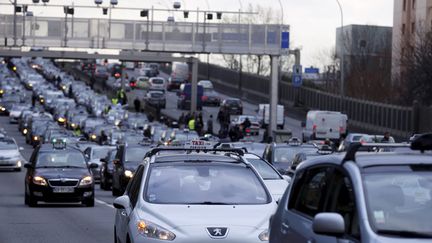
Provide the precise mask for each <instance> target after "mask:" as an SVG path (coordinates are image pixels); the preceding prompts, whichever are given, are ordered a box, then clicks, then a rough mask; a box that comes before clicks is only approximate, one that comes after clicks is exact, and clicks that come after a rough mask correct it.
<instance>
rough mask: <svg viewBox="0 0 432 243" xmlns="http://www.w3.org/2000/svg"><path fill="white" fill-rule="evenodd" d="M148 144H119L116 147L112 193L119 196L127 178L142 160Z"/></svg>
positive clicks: (126, 182) (129, 177)
mask: <svg viewBox="0 0 432 243" xmlns="http://www.w3.org/2000/svg"><path fill="white" fill-rule="evenodd" d="M149 149H150V147H149V146H141V145H130V146H126V145H121V146H119V148H118V151H117V153H116V156H115V159H114V160H113V163H114V170H113V175H112V195H113V196H120V195H121V194H123V193H124V191H125V190H126V186H127V184H128V183H129V180H130V179H131V178H132V177H133V175H134V173H135V170H136V168H137V167H138V165H139V164H140V163H141V162H142V161H143V159H144V156H145V154H146V153H147V151H148V150H149Z"/></svg>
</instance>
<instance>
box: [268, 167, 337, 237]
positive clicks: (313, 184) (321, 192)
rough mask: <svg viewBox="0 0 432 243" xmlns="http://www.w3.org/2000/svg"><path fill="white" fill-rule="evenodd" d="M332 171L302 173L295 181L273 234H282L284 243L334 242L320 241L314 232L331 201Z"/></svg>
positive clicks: (314, 170) (315, 168)
mask: <svg viewBox="0 0 432 243" xmlns="http://www.w3.org/2000/svg"><path fill="white" fill-rule="evenodd" d="M330 173H331V167H329V166H319V167H312V168H310V169H306V170H303V171H300V172H299V173H298V174H297V175H296V177H295V180H294V183H293V187H292V188H291V191H290V194H289V196H288V200H286V201H285V203H286V205H284V207H283V210H282V212H281V215H280V216H279V217H280V218H279V219H278V220H279V222H280V224H279V225H278V226H277V228H276V229H275V228H272V231H274V230H276V231H278V233H279V234H278V235H279V237H278V238H279V239H278V241H272V242H281V243H291V242H297V243H302V242H305V243H306V242H307V243H314V242H320V243H321V242H323V243H325V242H333V241H331V239H327V238H326V237H324V239H323V240H320V241H316V240H315V238H316V237H315V234H314V233H313V231H312V221H313V217H314V216H315V215H316V214H318V213H319V212H321V211H322V210H323V207H324V205H325V203H326V200H327V198H328V194H329V193H328V190H329V187H328V178H329V176H330Z"/></svg>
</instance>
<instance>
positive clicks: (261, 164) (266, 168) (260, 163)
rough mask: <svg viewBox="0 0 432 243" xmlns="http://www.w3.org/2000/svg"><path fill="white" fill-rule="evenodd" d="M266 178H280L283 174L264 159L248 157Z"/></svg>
mask: <svg viewBox="0 0 432 243" xmlns="http://www.w3.org/2000/svg"><path fill="white" fill-rule="evenodd" d="M247 161H249V163H251V164H252V165H253V167H254V168H255V169H256V170H257V171H258V173H259V174H260V175H261V177H262V178H263V179H264V180H280V179H281V176H280V175H279V174H278V173H277V172H276V171H275V170H274V169H273V168H272V167H271V166H270V165H269V164H267V162H265V161H264V160H262V159H258V158H257V159H247Z"/></svg>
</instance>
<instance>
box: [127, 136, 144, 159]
mask: <svg viewBox="0 0 432 243" xmlns="http://www.w3.org/2000/svg"><path fill="white" fill-rule="evenodd" d="M141 140H142V138H141ZM146 152H147V150H145V149H144V148H139V147H137V148H133V147H132V148H131V147H129V148H126V156H125V162H129V161H134V162H141V161H142V160H143V159H144V156H145V154H146Z"/></svg>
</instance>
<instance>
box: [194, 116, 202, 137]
mask: <svg viewBox="0 0 432 243" xmlns="http://www.w3.org/2000/svg"><path fill="white" fill-rule="evenodd" d="M201 124H202V122H201V121H200V118H199V116H198V117H197V118H196V119H195V131H196V132H197V133H198V136H201V135H202V134H201V132H202V128H203V126H202V125H201Z"/></svg>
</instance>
